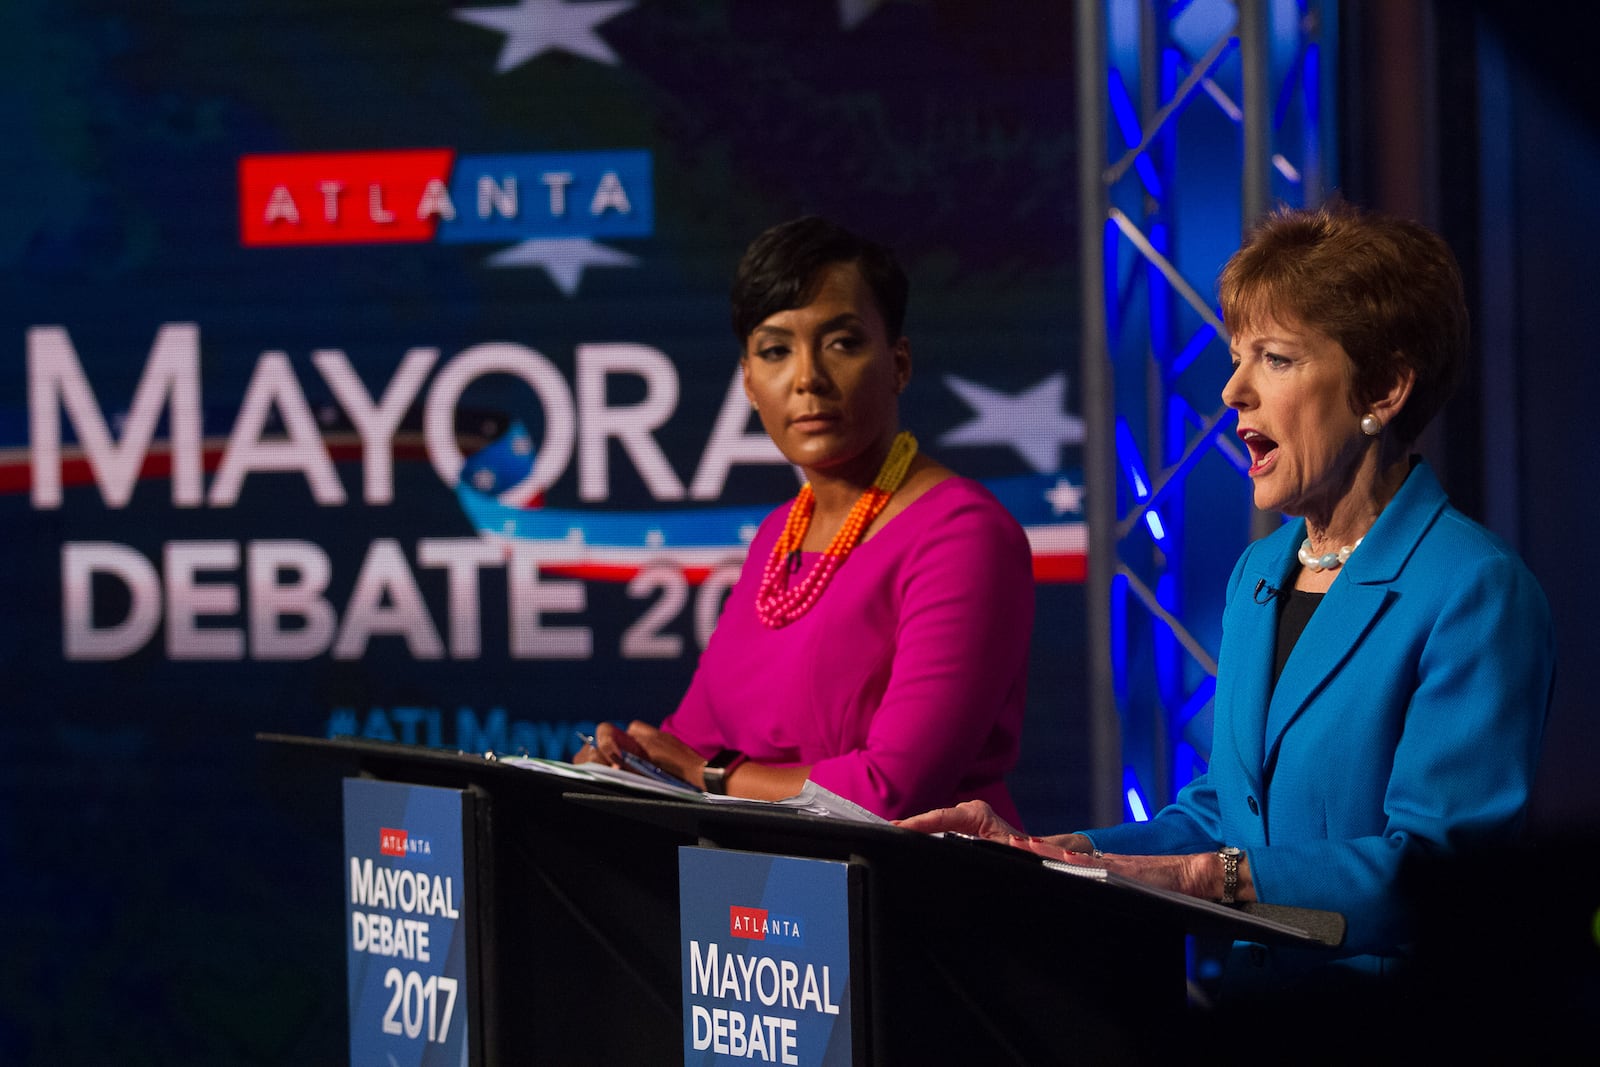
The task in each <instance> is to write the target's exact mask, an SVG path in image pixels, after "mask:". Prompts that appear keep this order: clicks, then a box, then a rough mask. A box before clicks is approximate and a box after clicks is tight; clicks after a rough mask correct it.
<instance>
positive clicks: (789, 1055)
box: [678, 846, 865, 1067]
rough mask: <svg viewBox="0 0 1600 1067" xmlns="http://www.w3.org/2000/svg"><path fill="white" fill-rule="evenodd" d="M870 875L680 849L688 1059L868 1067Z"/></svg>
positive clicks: (843, 867) (825, 865)
mask: <svg viewBox="0 0 1600 1067" xmlns="http://www.w3.org/2000/svg"><path fill="white" fill-rule="evenodd" d="M859 877H860V871H859V869H857V868H853V867H852V866H851V865H850V864H848V863H841V862H837V861H833V860H815V859H797V858H794V857H789V856H769V855H764V854H759V853H752V852H737V851H733V850H729V849H716V848H695V847H690V846H684V847H681V848H680V849H679V850H678V882H679V916H680V927H681V938H682V947H683V1062H684V1063H685V1064H730V1063H739V1064H752V1063H778V1064H791V1065H792V1064H802V1065H808V1067H810V1065H823V1064H828V1065H833V1064H849V1063H852V1062H857V1060H858V1059H859V1057H858V1056H857V1053H858V1052H859V1051H860V1050H862V1049H864V1048H865V1034H864V1033H863V1032H862V1030H863V1027H864V1025H865V1015H864V1013H862V1012H860V1011H856V1010H854V1007H853V1001H854V1000H855V999H856V998H857V997H858V996H859V995H860V990H861V981H860V978H859V976H857V975H856V974H855V973H854V971H853V969H852V960H853V959H854V958H857V957H858V953H856V952H855V951H854V949H855V946H856V945H857V944H858V943H859V938H860V933H859V931H858V929H857V925H858V923H857V919H856V917H857V915H858V914H859V911H860V907H859V902H858V900H857V894H858V892H859Z"/></svg>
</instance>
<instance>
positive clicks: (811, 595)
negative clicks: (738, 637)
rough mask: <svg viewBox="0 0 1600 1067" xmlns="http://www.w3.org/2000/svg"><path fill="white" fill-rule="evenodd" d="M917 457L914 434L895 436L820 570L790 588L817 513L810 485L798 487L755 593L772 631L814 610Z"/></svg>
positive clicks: (820, 562)
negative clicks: (791, 565)
mask: <svg viewBox="0 0 1600 1067" xmlns="http://www.w3.org/2000/svg"><path fill="white" fill-rule="evenodd" d="M916 454H917V439H916V438H915V437H913V436H911V431H909V430H901V431H900V432H899V433H898V434H896V435H895V439H894V443H893V444H892V445H890V446H889V454H888V455H887V456H886V457H884V460H883V466H881V467H879V468H878V476H877V477H876V478H874V479H873V480H872V488H870V489H868V490H867V491H866V492H865V493H862V494H861V496H860V497H858V498H857V499H856V502H855V504H854V505H852V506H851V508H850V514H849V515H847V516H845V520H844V525H843V526H841V527H839V532H838V533H836V534H834V535H833V540H832V541H830V542H829V543H828V547H827V549H826V550H825V551H824V552H823V554H822V558H821V559H820V560H818V561H817V565H816V566H815V567H812V568H811V572H810V573H809V574H807V575H806V576H805V579H804V580H803V581H801V582H800V583H799V584H798V585H795V586H793V587H791V586H789V585H788V583H787V582H786V581H785V580H784V572H785V570H786V569H787V567H788V561H789V557H790V555H791V554H792V553H796V552H798V551H799V550H800V546H801V544H803V543H804V542H805V539H806V531H808V530H810V529H811V514H812V512H814V511H815V510H816V508H817V498H816V495H815V494H814V493H813V492H812V491H811V483H810V482H807V483H806V484H805V485H802V486H801V487H800V494H799V495H798V496H796V497H795V498H794V504H793V505H791V506H790V508H789V519H788V521H787V522H785V523H784V524H783V533H782V535H780V536H779V537H778V543H777V544H775V545H773V546H772V555H770V556H768V557H767V565H766V568H765V569H764V570H763V571H762V572H761V590H760V592H758V593H757V594H756V617H757V618H759V619H760V620H761V621H762V623H763V624H764V625H766V626H767V628H768V629H772V630H776V629H779V628H781V627H784V626H787V625H789V624H790V623H791V622H794V620H796V619H798V618H799V617H800V616H802V615H804V614H805V613H806V612H808V611H810V610H811V605H813V604H815V603H816V602H817V598H818V597H820V596H821V595H822V591H823V590H824V589H826V588H828V582H829V581H831V580H832V579H833V572H834V571H836V570H838V569H839V568H840V567H841V566H843V565H844V561H845V560H846V559H849V558H850V553H851V551H852V550H854V549H855V547H856V543H857V542H858V541H860V540H861V535H862V534H864V533H866V531H867V527H868V526H871V525H872V520H873V519H876V518H877V517H878V515H879V514H880V513H881V512H882V511H883V509H884V506H885V505H887V504H888V503H889V498H890V497H892V496H894V493H895V490H896V489H899V488H900V485H901V483H902V482H904V481H905V480H906V472H907V471H908V470H910V468H911V460H912V459H913V458H915V456H916Z"/></svg>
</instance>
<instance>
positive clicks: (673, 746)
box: [628, 719, 706, 789]
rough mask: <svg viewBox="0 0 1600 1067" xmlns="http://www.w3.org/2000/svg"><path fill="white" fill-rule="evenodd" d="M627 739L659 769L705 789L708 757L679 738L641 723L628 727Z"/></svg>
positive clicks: (634, 722)
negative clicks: (706, 759) (706, 758)
mask: <svg viewBox="0 0 1600 1067" xmlns="http://www.w3.org/2000/svg"><path fill="white" fill-rule="evenodd" d="M628 737H629V739H630V740H632V741H633V742H634V744H635V745H636V746H637V747H638V748H639V749H641V750H642V751H643V752H644V758H645V759H647V760H649V761H650V762H651V763H654V764H655V765H656V766H657V767H660V768H661V769H662V770H664V771H666V772H667V773H669V774H673V775H676V776H677V777H679V778H682V779H683V780H684V781H686V782H688V783H689V784H690V785H693V786H697V787H699V788H701V789H704V788H705V773H704V772H705V769H706V761H705V757H704V756H702V755H700V753H698V752H696V751H695V750H694V749H692V748H690V747H689V746H688V745H686V744H684V743H683V742H682V741H680V740H679V739H678V738H677V737H675V736H673V735H672V734H669V733H667V732H666V731H665V730H661V729H659V728H657V727H655V726H652V725H650V724H649V723H647V722H641V721H640V720H638V719H635V720H634V721H633V722H630V723H629V724H628Z"/></svg>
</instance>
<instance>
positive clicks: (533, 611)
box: [506, 544, 594, 659]
mask: <svg viewBox="0 0 1600 1067" xmlns="http://www.w3.org/2000/svg"><path fill="white" fill-rule="evenodd" d="M506 568H507V570H506V584H507V586H508V587H509V589H510V598H511V655H512V656H513V657H515V658H517V659H589V658H590V657H591V656H592V655H593V654H594V633H593V631H591V630H590V629H589V628H588V627H586V626H569V627H548V626H545V625H544V624H543V622H542V616H543V615H544V613H546V612H579V611H582V610H583V609H584V605H585V603H586V600H587V591H586V590H585V588H584V584H583V583H582V582H580V581H571V582H557V581H546V580H543V579H542V578H541V577H540V575H539V561H538V559H537V558H536V557H535V555H534V549H533V548H531V547H529V546H528V545H524V544H516V545H513V546H512V549H511V559H510V561H509V562H508V563H507V565H506Z"/></svg>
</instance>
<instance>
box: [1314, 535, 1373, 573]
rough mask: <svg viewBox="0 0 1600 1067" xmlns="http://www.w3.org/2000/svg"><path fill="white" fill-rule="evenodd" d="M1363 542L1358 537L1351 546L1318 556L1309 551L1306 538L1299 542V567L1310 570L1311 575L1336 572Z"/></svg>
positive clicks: (1362, 539) (1363, 538)
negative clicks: (1320, 572)
mask: <svg viewBox="0 0 1600 1067" xmlns="http://www.w3.org/2000/svg"><path fill="white" fill-rule="evenodd" d="M1365 540H1366V538H1365V537H1358V538H1356V543H1355V544H1353V545H1345V546H1344V547H1343V548H1341V549H1340V550H1339V551H1337V552H1329V553H1327V554H1326V555H1322V556H1318V555H1316V554H1314V553H1313V552H1312V551H1311V538H1309V537H1308V538H1306V539H1305V540H1304V541H1302V542H1300V553H1299V554H1300V565H1301V566H1302V567H1305V568H1307V569H1308V570H1310V571H1311V573H1312V574H1315V573H1317V572H1318V571H1331V570H1336V569H1338V568H1339V567H1342V566H1344V561H1345V560H1347V559H1349V558H1350V553H1352V552H1354V551H1355V550H1356V549H1358V548H1360V547H1361V542H1362V541H1365Z"/></svg>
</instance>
